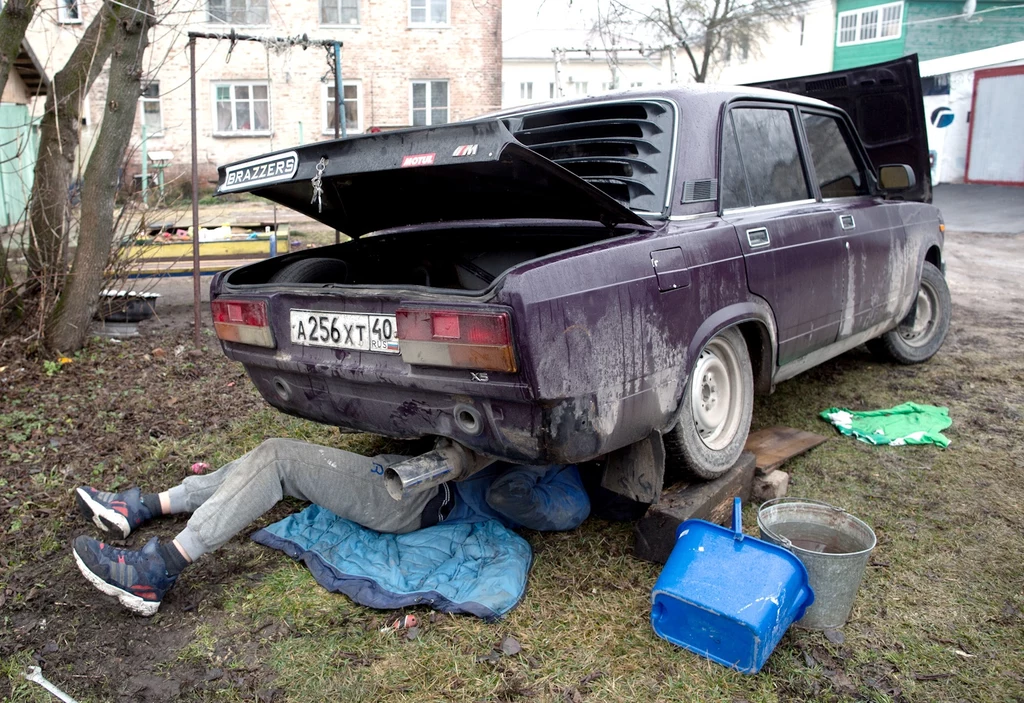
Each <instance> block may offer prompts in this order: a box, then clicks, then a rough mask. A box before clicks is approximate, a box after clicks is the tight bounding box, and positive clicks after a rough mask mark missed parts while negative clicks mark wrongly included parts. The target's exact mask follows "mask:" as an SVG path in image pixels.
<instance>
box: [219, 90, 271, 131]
mask: <svg viewBox="0 0 1024 703" xmlns="http://www.w3.org/2000/svg"><path fill="white" fill-rule="evenodd" d="M242 85H245V86H249V89H250V92H249V105H250V109H252V106H253V103H254V102H255V100H256V99H255V98H254V97H252V88H253V87H254V86H266V88H267V122H268V126H267V129H259V130H257V129H246V130H239V129H238V128H237V126H236V127H235V129H233V130H231V131H227V132H225V131H222V130H220V129H218V128H217V88H218V87H220V86H229V87H230V88H231V123H232V124H234V122H235V118H236V116H237V113H236V112H235V103H236V100H235V91H234V88H235V86H242ZM270 87H271V82H270V81H268V80H248V81H247V80H211V81H210V100H211V107H212V110H211V115H212V117H213V130H212V131H211V134H212V136H214V137H269V136H270V135H272V134H273V133H274V99H273V96H272V95H271V90H270Z"/></svg>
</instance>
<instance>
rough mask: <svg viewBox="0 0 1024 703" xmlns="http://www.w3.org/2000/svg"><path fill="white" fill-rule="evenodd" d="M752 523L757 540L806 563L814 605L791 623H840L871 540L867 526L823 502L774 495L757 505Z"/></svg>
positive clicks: (818, 627)
mask: <svg viewBox="0 0 1024 703" xmlns="http://www.w3.org/2000/svg"><path fill="white" fill-rule="evenodd" d="M757 526H758V527H759V528H760V530H761V539H763V540H765V541H766V542H771V543H772V544H778V545H780V546H783V547H785V548H786V549H788V550H790V551H791V552H793V554H795V555H796V556H797V557H798V558H799V559H800V561H802V562H803V564H804V566H806V567H807V573H808V575H809V577H810V584H811V588H812V589H813V590H814V604H813V605H811V606H810V607H809V608H808V609H807V612H806V613H805V614H804V616H803V618H801V619H800V620H799V621H798V622H797V623H796V625H797V626H798V627H806V628H809V629H812V630H831V629H833V628H837V627H842V626H843V625H844V624H846V619H847V618H848V617H850V610H851V609H852V608H853V599H854V598H855V597H856V595H857V589H858V588H860V582H861V579H862V578H863V577H864V568H865V567H866V566H867V563H868V558H869V557H870V556H871V550H872V549H874V548H875V544H876V542H877V540H876V539H875V533H874V531H873V530H872V529H871V528H870V527H869V526H868V524H867V523H865V522H864V521H863V520H859V519H857V518H855V517H854V516H853V515H850V514H849V513H848V512H846V511H845V510H843V509H842V508H837V507H835V506H833V505H829V504H828V503H822V502H819V501H816V500H807V499H804V498H776V499H774V500H769V501H767V502H765V503H762V504H761V508H760V509H759V510H758V512H757Z"/></svg>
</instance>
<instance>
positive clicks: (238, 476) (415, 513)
mask: <svg viewBox="0 0 1024 703" xmlns="http://www.w3.org/2000/svg"><path fill="white" fill-rule="evenodd" d="M403 458H404V457H401V456H391V455H382V456H376V457H366V456H361V455H359V454H354V453H352V452H347V451H344V450H342V449H333V448H331V447H321V446H319V445H316V444H310V443H308V442H299V441H295V440H290V439H268V440H267V441H265V442H263V444H261V445H260V446H258V447H256V448H255V449H253V450H252V451H251V452H249V453H248V454H245V455H244V456H242V457H239V458H238V459H235V460H234V461H232V462H231V463H229V464H225V465H224V466H222V467H221V468H220V469H217V470H216V471H214V472H212V473H209V474H205V475H202V476H189V477H188V478H186V479H185V480H184V481H182V482H181V484H179V485H177V486H175V487H174V488H172V489H170V491H169V494H170V502H171V506H172V510H177V509H178V506H180V507H181V509H183V510H184V512H191V513H192V517H191V518H190V519H189V521H188V526H187V527H186V528H185V529H184V530H183V531H182V532H181V533H180V534H179V535H178V536H177V537H176V538H175V539H176V540H177V542H178V544H179V545H181V547H182V548H183V549H184V550H185V552H186V553H188V556H189V557H190V558H191V559H193V560H195V559H197V558H199V557H200V556H202V555H203V554H205V553H206V552H210V551H213V550H214V549H217V548H218V547H220V546H221V545H222V544H224V543H225V542H227V541H228V540H229V539H231V538H232V537H233V536H235V535H236V534H238V533H239V532H241V531H242V530H243V529H245V528H246V527H247V526H248V525H249V524H250V523H251V522H253V521H254V520H255V519H256V518H258V517H260V516H261V515H263V513H265V512H267V511H268V510H270V509H271V508H272V507H274V505H275V504H276V503H277V502H278V501H279V500H281V498H283V497H284V496H293V497H295V498H300V499H302V500H308V501H310V502H313V503H316V504H317V505H319V506H321V507H323V508H327V509H328V510H330V511H331V512H332V513H334V514H335V515H338V516H339V517H343V518H346V519H348V520H352V521H353V522H357V523H359V524H360V525H363V526H365V527H369V528H370V529H373V530H376V531H378V532H394V533H404V532H411V531H413V530H417V529H419V528H420V527H421V526H425V525H430V524H434V523H436V522H437V521H438V515H435V514H434V513H435V512H436V511H438V510H440V509H442V507H444V508H448V507H450V506H442V504H444V503H446V501H447V498H448V497H449V495H450V494H449V491H448V488H447V487H446V486H442V487H441V488H433V489H430V490H427V491H424V492H422V493H418V494H416V495H413V496H409V497H406V498H404V499H403V500H401V501H397V500H395V499H393V498H392V497H391V495H390V494H389V493H388V492H387V489H386V488H385V487H384V467H386V466H388V465H389V464H392V463H395V462H397V461H400V460H401V459H403ZM428 508H429V513H430V514H429V515H425V513H424V511H425V510H428Z"/></svg>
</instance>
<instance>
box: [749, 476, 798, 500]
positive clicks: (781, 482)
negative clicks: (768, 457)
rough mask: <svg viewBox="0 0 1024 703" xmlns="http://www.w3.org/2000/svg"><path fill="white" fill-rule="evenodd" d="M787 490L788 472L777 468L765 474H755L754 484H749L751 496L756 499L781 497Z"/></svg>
mask: <svg viewBox="0 0 1024 703" xmlns="http://www.w3.org/2000/svg"><path fill="white" fill-rule="evenodd" d="M788 491H789V474H787V473H786V472H785V471H779V470H775V471H772V472H771V473H770V474H768V475H766V476H755V477H754V484H753V486H751V494H752V497H753V498H754V500H757V501H766V500H772V499H773V498H782V497H783V496H785V495H786V493H787V492H788Z"/></svg>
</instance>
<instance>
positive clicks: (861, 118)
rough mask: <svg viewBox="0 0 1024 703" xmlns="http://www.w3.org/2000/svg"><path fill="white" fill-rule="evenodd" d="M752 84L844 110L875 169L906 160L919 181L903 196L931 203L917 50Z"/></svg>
mask: <svg viewBox="0 0 1024 703" xmlns="http://www.w3.org/2000/svg"><path fill="white" fill-rule="evenodd" d="M751 85H753V86H756V87H758V88H771V89H773V90H782V91H785V92H787V93H796V94H798V95H806V96H808V97H811V98H817V99H818V100H824V101H825V102H827V103H831V104H832V105H835V106H836V107H840V108H842V109H843V110H845V111H846V113H847V114H848V115H849V116H850V118H851V119H852V120H853V123H854V124H855V125H856V126H857V132H858V133H859V134H860V138H861V141H863V142H864V147H865V148H866V149H867V151H868V155H869V156H870V157H871V161H872V163H874V165H875V168H876V169H877V168H878V167H879V166H882V165H885V164H907V165H908V166H910V167H911V168H913V169H914V175H915V176H917V184H916V185H915V186H914V187H913V188H911V189H910V190H908V191H906V192H905V193H903V194H902V195H903V197H904V198H905V199H906V200H919V201H921V202H926V203H930V202H931V201H932V181H931V168H930V162H929V158H928V133H927V131H926V122H925V116H924V101H923V99H922V95H921V74H920V72H919V70H918V65H917V54H913V55H911V56H904V57H903V58H899V59H896V60H895V61H887V62H885V63H877V64H873V65H871V66H859V67H857V68H848V69H846V70H844V71H835V72H833V73H819V74H817V75H814V76H801V77H799V78H784V79H781V80H775V81H763V82H761V83H752V84H751Z"/></svg>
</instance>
